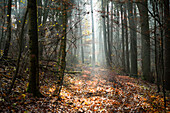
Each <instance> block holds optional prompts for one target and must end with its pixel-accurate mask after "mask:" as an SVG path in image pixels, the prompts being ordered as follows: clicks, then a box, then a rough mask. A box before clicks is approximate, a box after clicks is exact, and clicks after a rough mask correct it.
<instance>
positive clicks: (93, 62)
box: [90, 0, 95, 68]
mask: <svg viewBox="0 0 170 113" xmlns="http://www.w3.org/2000/svg"><path fill="white" fill-rule="evenodd" d="M90 2H91V20H92V65H93V68H94V67H95V35H94V19H93V1H92V0H91V1H90Z"/></svg>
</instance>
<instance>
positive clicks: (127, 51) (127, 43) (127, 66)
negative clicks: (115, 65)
mask: <svg viewBox="0 0 170 113" xmlns="http://www.w3.org/2000/svg"><path fill="white" fill-rule="evenodd" d="M126 9H127V8H126V6H125V9H124V17H125V19H124V21H125V36H126V37H125V40H126V73H127V74H129V73H130V67H129V66H130V63H129V37H128V27H127V11H126Z"/></svg>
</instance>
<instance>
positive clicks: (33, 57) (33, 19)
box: [27, 0, 42, 97]
mask: <svg viewBox="0 0 170 113" xmlns="http://www.w3.org/2000/svg"><path fill="white" fill-rule="evenodd" d="M28 13H29V33H28V34H29V38H30V41H29V49H30V74H29V85H28V90H27V91H28V92H29V93H32V94H33V95H34V96H36V97H41V96H42V95H41V93H40V92H39V58H38V27H37V24H38V23H37V0H28Z"/></svg>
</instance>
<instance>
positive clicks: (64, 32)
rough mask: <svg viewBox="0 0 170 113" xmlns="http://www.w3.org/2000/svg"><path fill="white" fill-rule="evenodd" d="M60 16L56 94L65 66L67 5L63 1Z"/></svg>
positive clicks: (60, 86) (58, 93)
mask: <svg viewBox="0 0 170 113" xmlns="http://www.w3.org/2000/svg"><path fill="white" fill-rule="evenodd" d="M62 17H63V27H64V28H63V37H62V39H61V46H60V51H61V60H60V73H59V80H58V83H57V84H58V87H57V89H56V91H55V92H56V93H57V96H59V95H60V91H61V88H62V85H63V79H64V70H65V68H66V60H65V58H66V40H67V5H66V3H63V11H62Z"/></svg>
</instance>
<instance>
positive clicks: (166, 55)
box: [164, 0, 170, 90]
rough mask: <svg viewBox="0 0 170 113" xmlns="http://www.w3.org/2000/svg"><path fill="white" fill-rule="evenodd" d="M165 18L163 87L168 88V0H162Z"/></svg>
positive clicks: (169, 64) (169, 63)
mask: <svg viewBox="0 0 170 113" xmlns="http://www.w3.org/2000/svg"><path fill="white" fill-rule="evenodd" d="M164 15H165V17H164V19H165V23H164V25H165V89H167V90H170V31H169V29H168V28H169V26H170V22H169V21H170V20H169V18H170V17H169V0H164Z"/></svg>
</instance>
